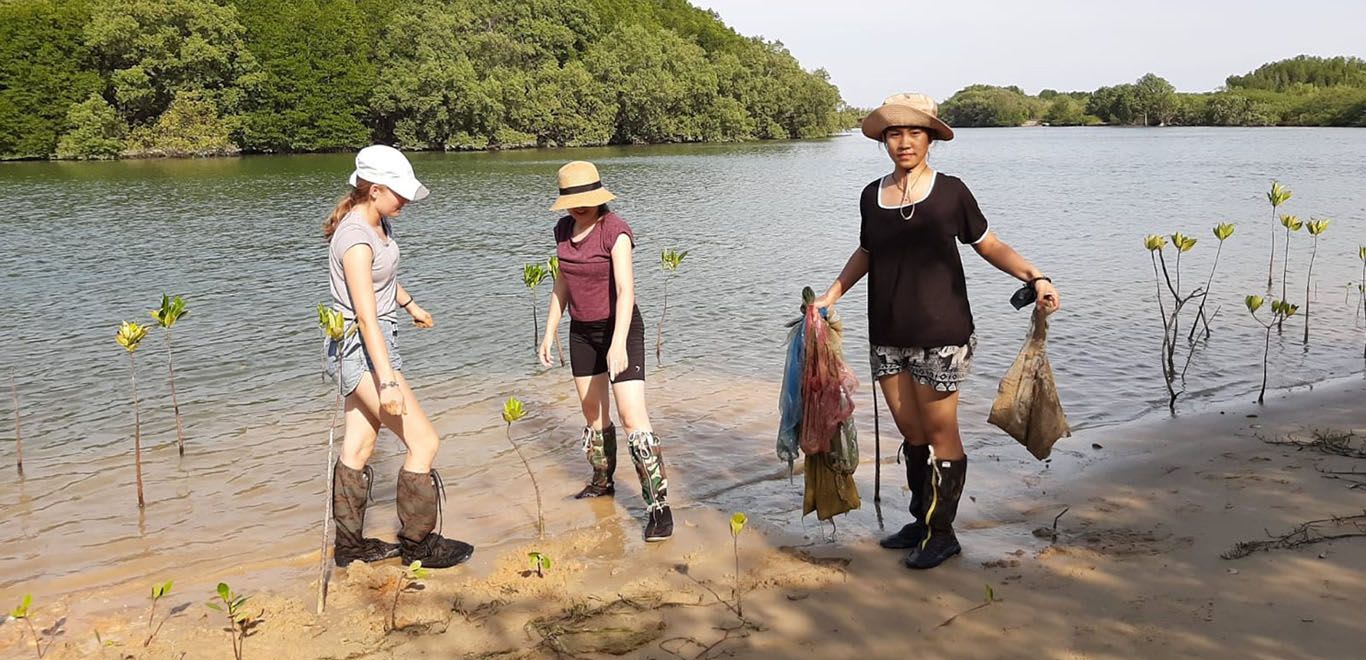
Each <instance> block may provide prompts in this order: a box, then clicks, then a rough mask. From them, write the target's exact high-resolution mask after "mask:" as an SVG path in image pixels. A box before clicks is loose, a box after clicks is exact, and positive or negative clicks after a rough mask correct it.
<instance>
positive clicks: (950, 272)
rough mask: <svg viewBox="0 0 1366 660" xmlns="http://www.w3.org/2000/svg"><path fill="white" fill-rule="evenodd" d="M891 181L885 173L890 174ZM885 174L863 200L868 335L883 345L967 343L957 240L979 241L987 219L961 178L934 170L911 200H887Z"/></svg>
mask: <svg viewBox="0 0 1366 660" xmlns="http://www.w3.org/2000/svg"><path fill="white" fill-rule="evenodd" d="M884 179H885V177H884ZM884 179H878V180H876V181H874V182H872V183H870V184H868V185H867V186H866V187H865V188H864V189H863V195H862V196H861V197H860V199H859V214H860V215H861V216H862V224H861V225H860V227H859V246H860V247H861V248H862V249H863V250H864V251H866V252H867V253H868V258H869V266H868V338H869V340H870V341H872V343H873V344H875V345H877V346H896V347H902V348H910V347H918V348H934V347H939V346H961V345H963V344H966V343H968V338H969V337H970V336H971V335H972V332H973V323H972V308H971V307H970V306H969V305H968V285H967V281H966V279H965V278H964V276H963V261H962V260H961V259H960V258H959V256H958V245H957V243H964V244H969V243H977V242H978V241H981V240H982V239H983V238H985V237H986V235H987V220H986V218H985V217H983V216H982V210H981V209H980V208H978V207H977V200H976V199H974V198H973V196H972V193H971V192H970V191H968V187H967V186H966V185H964V184H963V181H962V180H961V179H959V178H958V177H954V176H949V175H947V174H940V173H938V172H936V173H935V180H934V182H933V184H932V185H931V186H930V192H929V193H928V194H927V195H926V196H925V198H924V199H923V200H921V201H920V202H918V203H916V204H915V215H914V216H912V217H911V219H910V220H906V219H904V218H903V217H902V215H909V214H910V206H905V207H892V208H888V207H885V206H883V205H882V196H881V187H882V182H883V180H884Z"/></svg>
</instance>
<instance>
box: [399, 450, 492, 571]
mask: <svg viewBox="0 0 1366 660" xmlns="http://www.w3.org/2000/svg"><path fill="white" fill-rule="evenodd" d="M441 490H443V489H442V486H441V475H439V474H437V473H436V470H432V471H431V472H427V473H421V472H408V471H407V470H399V472H398V521H399V523H400V524H401V525H402V528H401V529H399V532H398V543H399V547H400V550H401V552H402V556H403V563H404V564H411V563H413V562H414V561H420V562H422V566H423V568H450V567H452V566H455V565H457V564H461V563H464V562H465V560H467V559H469V558H470V555H473V554H474V546H472V545H470V544H468V543H465V542H464V541H457V540H455V539H448V538H446V537H444V536H442V535H441V534H439V533H438V532H437V531H436V529H437V526H438V523H439V522H440V519H441V498H440V491H441Z"/></svg>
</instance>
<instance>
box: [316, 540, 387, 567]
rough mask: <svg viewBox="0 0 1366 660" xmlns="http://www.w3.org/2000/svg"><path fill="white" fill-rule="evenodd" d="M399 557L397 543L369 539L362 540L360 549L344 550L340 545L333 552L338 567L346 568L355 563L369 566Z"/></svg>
mask: <svg viewBox="0 0 1366 660" xmlns="http://www.w3.org/2000/svg"><path fill="white" fill-rule="evenodd" d="M398 555H399V549H398V544H397V543H385V542H384V541H381V540H379V539H371V538H367V539H361V546H360V547H359V548H354V549H353V548H350V547H346V548H343V547H342V546H340V545H338V546H337V547H336V549H335V550H334V551H333V554H332V559H333V560H334V561H336V562H337V565H338V566H341V567H343V568H345V567H346V566H347V565H348V564H350V563H351V562H353V561H359V562H363V563H366V564H369V563H371V562H376V561H384V560H385V559H390V558H392V557H397V556H398Z"/></svg>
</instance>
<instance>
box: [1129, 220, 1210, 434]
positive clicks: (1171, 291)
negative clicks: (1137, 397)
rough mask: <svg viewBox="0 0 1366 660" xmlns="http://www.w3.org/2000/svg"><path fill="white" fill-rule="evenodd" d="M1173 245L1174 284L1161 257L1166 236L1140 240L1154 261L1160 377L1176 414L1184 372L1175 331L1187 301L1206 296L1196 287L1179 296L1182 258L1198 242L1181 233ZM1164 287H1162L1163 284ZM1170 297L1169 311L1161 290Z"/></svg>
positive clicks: (1173, 236) (1173, 235)
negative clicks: (1159, 325) (1159, 320)
mask: <svg viewBox="0 0 1366 660" xmlns="http://www.w3.org/2000/svg"><path fill="white" fill-rule="evenodd" d="M1171 241H1172V246H1173V247H1174V248H1176V281H1175V282H1173V281H1172V273H1171V271H1170V270H1168V268H1167V259H1166V257H1165V256H1164V249H1165V248H1166V247H1167V237H1166V236H1162V235H1160V234H1152V235H1149V236H1147V237H1146V238H1144V239H1143V246H1144V247H1145V248H1147V249H1148V252H1149V253H1150V256H1151V257H1152V262H1153V278H1154V279H1155V280H1156V284H1157V308H1158V312H1160V313H1161V316H1162V355H1161V363H1162V378H1163V381H1164V382H1165V383H1166V386H1167V407H1168V408H1169V409H1170V410H1171V411H1172V412H1175V411H1176V398H1177V397H1178V396H1180V395H1181V393H1182V392H1184V391H1185V383H1184V378H1185V369H1184V368H1183V369H1182V370H1181V371H1180V372H1178V371H1177V370H1176V344H1177V336H1178V334H1177V333H1178V329H1179V326H1180V317H1181V310H1182V309H1184V308H1185V306H1186V304H1187V303H1189V302H1190V301H1192V300H1194V299H1196V298H1201V299H1203V298H1204V297H1205V290H1204V289H1200V288H1197V289H1195V290H1194V291H1191V292H1190V293H1186V294H1183V293H1181V255H1182V254H1183V253H1185V252H1189V251H1190V250H1191V248H1193V247H1195V244H1196V243H1197V241H1198V239H1196V238H1194V237H1191V236H1186V235H1185V234H1182V233H1180V232H1176V233H1174V234H1172V235H1171ZM1164 284H1165V285H1166V286H1165V287H1164V286H1163V285H1164ZM1164 288H1165V290H1166V292H1167V294H1168V295H1170V296H1171V298H1172V307H1171V310H1170V311H1168V310H1167V307H1166V301H1165V300H1164V294H1163V290H1164ZM1193 355H1194V349H1193V348H1192V349H1191V350H1189V351H1187V356H1186V366H1187V367H1189V366H1190V360H1191V357H1192V356H1193ZM1178 378H1180V379H1182V388H1181V389H1180V390H1178V389H1177V388H1176V381H1177V379H1178Z"/></svg>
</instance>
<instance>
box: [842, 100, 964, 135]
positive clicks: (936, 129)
mask: <svg viewBox="0 0 1366 660" xmlns="http://www.w3.org/2000/svg"><path fill="white" fill-rule="evenodd" d="M893 126H908V127H912V128H923V129H925V130H927V131H929V132H930V134H931V135H933V136H934V139H936V140H945V141H947V140H952V139H953V129H952V128H949V125H948V124H945V123H944V120H942V119H940V118H939V104H938V103H935V102H934V99H932V98H930V97H928V96H925V95H924V94H912V93H910V92H903V93H901V94H893V95H891V96H888V97H887V99H886V100H885V101H883V102H882V106H881V107H879V108H878V109H877V110H874V111H872V112H871V113H869V115H868V116H867V117H864V118H863V134H864V135H865V136H867V137H868V138H870V139H873V140H879V141H880V140H882V134H883V133H884V132H886V130H887V129H889V128H892V127H893Z"/></svg>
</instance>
